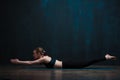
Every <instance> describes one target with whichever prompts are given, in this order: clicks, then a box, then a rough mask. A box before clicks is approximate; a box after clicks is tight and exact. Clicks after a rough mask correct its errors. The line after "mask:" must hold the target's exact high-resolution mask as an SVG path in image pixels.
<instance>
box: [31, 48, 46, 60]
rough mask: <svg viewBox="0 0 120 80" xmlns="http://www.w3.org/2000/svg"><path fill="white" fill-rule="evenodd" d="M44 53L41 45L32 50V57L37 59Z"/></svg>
mask: <svg viewBox="0 0 120 80" xmlns="http://www.w3.org/2000/svg"><path fill="white" fill-rule="evenodd" d="M44 54H45V50H44V49H43V48H42V47H37V48H36V49H34V50H33V57H34V59H39V58H41V57H43V56H44Z"/></svg>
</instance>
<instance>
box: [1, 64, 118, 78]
mask: <svg viewBox="0 0 120 80" xmlns="http://www.w3.org/2000/svg"><path fill="white" fill-rule="evenodd" d="M0 80H120V66H90V67H87V68H83V69H46V68H41V67H38V66H13V65H11V66H0Z"/></svg>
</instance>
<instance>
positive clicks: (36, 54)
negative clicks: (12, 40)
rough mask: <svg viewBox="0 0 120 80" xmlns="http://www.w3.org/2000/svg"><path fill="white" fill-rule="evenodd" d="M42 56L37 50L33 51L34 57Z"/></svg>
mask: <svg viewBox="0 0 120 80" xmlns="http://www.w3.org/2000/svg"><path fill="white" fill-rule="evenodd" d="M40 56H41V55H40V54H39V53H36V50H34V51H33V57H34V59H39V58H40Z"/></svg>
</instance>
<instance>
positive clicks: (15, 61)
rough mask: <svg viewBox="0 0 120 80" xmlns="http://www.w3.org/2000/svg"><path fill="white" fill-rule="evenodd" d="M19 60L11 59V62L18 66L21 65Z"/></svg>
mask: <svg viewBox="0 0 120 80" xmlns="http://www.w3.org/2000/svg"><path fill="white" fill-rule="evenodd" d="M19 61H20V60H19V59H11V60H10V62H11V63H14V64H18V63H19Z"/></svg>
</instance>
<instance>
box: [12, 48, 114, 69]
mask: <svg viewBox="0 0 120 80" xmlns="http://www.w3.org/2000/svg"><path fill="white" fill-rule="evenodd" d="M33 57H34V59H35V60H33V61H21V60H19V59H11V60H10V61H11V62H12V63H14V64H28V65H31V64H44V65H45V66H46V67H47V68H84V67H87V66H90V65H92V64H94V63H97V62H101V61H105V60H115V59H116V57H115V56H112V55H110V54H106V55H105V56H104V57H103V58H101V59H97V60H92V61H89V62H85V63H77V64H74V63H71V62H65V61H60V60H57V59H54V58H51V57H50V56H48V55H46V54H45V51H44V49H43V48H41V47H38V48H36V49H34V50H33Z"/></svg>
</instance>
